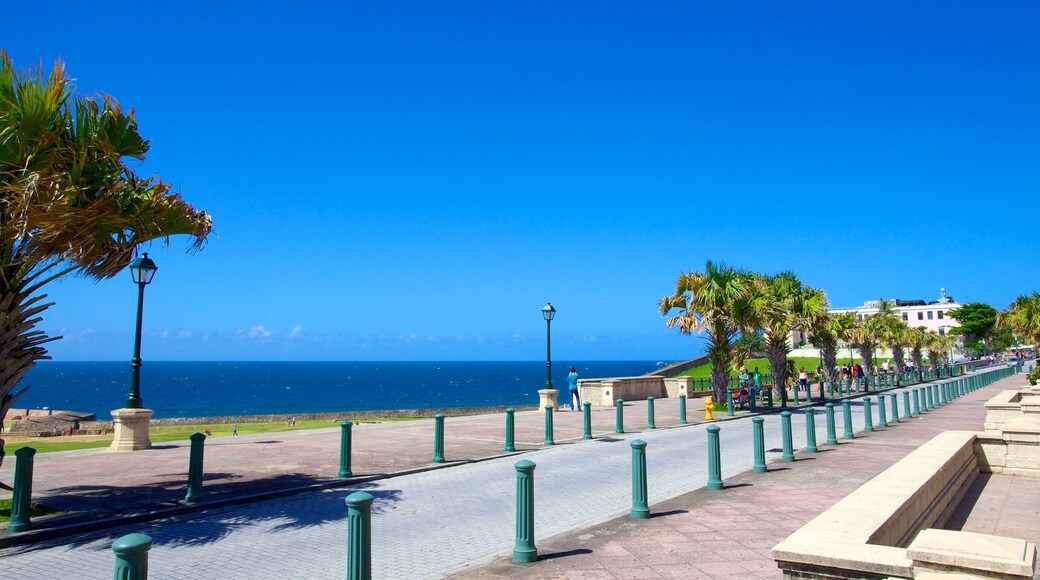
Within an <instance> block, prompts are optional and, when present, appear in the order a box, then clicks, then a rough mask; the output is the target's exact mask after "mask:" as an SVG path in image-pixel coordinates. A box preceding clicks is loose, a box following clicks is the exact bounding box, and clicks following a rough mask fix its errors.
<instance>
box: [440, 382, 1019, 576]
mask: <svg viewBox="0 0 1040 580" xmlns="http://www.w3.org/2000/svg"><path fill="white" fill-rule="evenodd" d="M1021 382H1022V380H1021V378H1020V377H1009V378H1007V379H1004V380H1002V381H998V382H997V383H995V384H993V385H990V386H989V387H987V388H984V389H981V390H979V391H976V392H974V393H971V394H968V395H966V396H964V397H961V398H960V399H958V400H956V401H955V402H954V403H953V404H948V405H944V406H942V407H938V408H936V409H935V410H933V411H931V412H929V413H927V414H926V415H925V416H924V417H922V418H919V419H913V420H909V421H903V422H901V423H898V424H892V425H891V426H889V427H888V428H881V429H879V430H877V431H875V432H874V433H868V434H864V435H863V436H860V435H859V434H857V438H856V439H855V440H853V441H850V442H841V443H839V445H837V446H835V447H827V446H823V447H821V452H820V453H816V454H805V453H800V454H799V455H798V461H795V462H794V463H787V464H780V463H772V464H770V468H771V471H769V472H767V473H762V474H756V473H751V472H747V473H743V474H741V475H739V476H737V477H732V478H729V479H727V480H726V486H727V487H726V489H724V490H722V491H717V492H712V491H707V490H705V489H700V490H696V491H694V492H691V493H688V494H685V495H682V496H679V497H676V498H673V499H671V500H668V501H666V502H663V503H660V504H657V505H654V506H651V509H652V510H653V511H654V512H655V513H656V514H666V515H659V516H655V517H652V518H651V519H649V520H642V521H633V520H630V519H628V518H618V519H615V520H611V521H608V522H604V523H601V524H599V525H596V526H593V527H591V528H586V529H583V530H575V531H572V532H568V533H565V534H561V535H558V536H556V537H553V538H549V539H546V540H540V541H538V542H537V545H538V549H539V553H540V554H567V553H569V552H571V551H573V550H577V549H581V550H583V554H582V555H581V562H583V565H588V564H587V563H588V562H589V560H590V559H591V560H594V561H598V562H599V563H600V564H602V566H603V569H604V570H606V571H609V572H610V573H611V574H612V575H609V576H606V577H608V578H632V577H644V576H633V575H632V573H633V572H632V571H636V570H638V571H640V573H642V572H644V571H649V570H652V571H653V572H655V573H657V574H658V575H659V576H645V577H651V578H655V577H663V578H715V579H719V578H753V577H757V578H781V577H782V574H781V572H780V570H779V569H778V568H777V566H776V562H774V561H773V560H772V558H771V557H770V550H771V549H772V547H773V546H774V545H776V544H777V543H778V542H780V541H781V540H783V539H784V538H786V537H787V536H788V535H790V533H791V532H793V531H794V530H796V529H798V528H799V527H801V526H802V525H804V524H805V523H806V522H808V521H809V520H810V519H812V518H814V517H816V516H817V515H819V514H820V513H821V512H823V511H824V510H826V509H827V508H828V507H830V506H831V505H833V504H834V503H836V502H837V501H838V500H840V499H842V498H844V497H845V496H846V495H847V494H848V493H849V492H851V491H853V490H854V489H856V488H857V487H859V486H860V485H862V484H863V483H864V482H866V481H867V480H869V479H871V478H872V477H874V476H875V475H877V474H878V473H880V472H881V471H883V470H884V469H886V468H887V467H889V466H890V465H892V464H893V463H895V462H896V461H898V460H900V459H902V458H903V457H905V456H906V455H907V454H908V453H910V452H911V451H913V450H914V449H916V448H917V447H918V446H919V445H920V444H921V443H923V442H925V441H927V440H929V439H931V438H932V437H933V436H934V435H936V434H938V433H940V432H942V431H945V430H950V429H966V428H967V429H971V428H977V429H981V427H982V423H983V420H984V418H985V408H984V407H983V403H984V402H985V401H986V400H988V399H989V398H991V397H992V396H993V395H994V394H996V393H997V392H999V391H1001V390H1006V389H1011V388H1018V387H1020V386H1021ZM991 481H992V480H991ZM1010 484H1011V482H1008V483H1000V485H1010ZM1003 489H1004V488H1001V487H996V488H995V489H994V492H995V494H994V497H987V498H986V501H988V502H995V503H1000V502H999V501H998V500H999V496H1000V495H1001V494H1002V490H1003ZM1023 489H1024V487H1023ZM1034 491H1035V488H1030V490H1028V491H1022V492H1021V493H1019V494H1018V496H1019V497H1018V498H1017V501H1018V503H1012V502H1005V503H1003V504H1002V505H997V506H994V507H992V508H990V506H989V505H988V504H984V503H983V502H982V501H980V505H981V506H982V507H984V509H983V513H984V514H985V515H986V517H985V518H979V519H978V520H977V521H971V519H970V518H969V522H970V523H965V529H969V528H970V527H971V526H973V525H974V526H977V527H979V528H980V531H986V533H1006V534H1007V535H1016V534H1015V533H1012V532H1019V531H1021V530H1019V529H1018V528H1016V527H1015V526H1016V525H1020V524H1022V522H1023V521H1024V520H1025V519H1031V520H1032V522H1030V525H1032V524H1034V523H1036V522H1037V521H1038V520H1040V518H1024V517H1023V516H1022V514H1026V513H1032V514H1036V513H1038V510H1040V495H1037V494H1035V493H1034ZM983 495H986V494H983ZM1003 495H1005V496H1006V495H1008V494H1007V493H1003ZM1011 506H1013V507H1011ZM1012 509H1013V510H1016V511H1017V513H1015V512H1012ZM1023 510H1031V511H1023ZM991 512H992V513H991ZM998 522H999V523H998ZM1023 527H1028V526H1023ZM998 529H999V530H1000V531H1001V532H996V531H991V530H998ZM1024 533H1026V534H1035V531H1032V530H1028V529H1027V530H1025V532H1024ZM678 537H685V538H688V539H686V540H681V541H676V539H677V538H678ZM1017 537H1023V536H1017ZM1026 539H1030V538H1028V537H1027V538H1026ZM1033 541H1036V539H1035V538H1034V539H1033ZM619 548H623V549H624V550H625V551H626V552H628V553H629V556H628V557H626V556H625V555H624V554H622V553H620V552H619ZM585 550H588V551H590V553H589V552H584V551H585ZM571 558H572V557H571V556H566V555H564V556H562V557H552V558H551V559H548V560H539V561H538V562H535V563H532V564H525V565H518V564H513V563H512V562H510V561H508V560H501V561H498V562H495V563H492V564H489V565H487V566H485V567H483V568H478V569H475V570H470V571H467V572H465V573H462V574H459V575H458V577H460V578H541V577H546V576H545V574H546V571H547V570H549V569H551V570H553V571H554V572H555V571H567V570H571V569H572V568H571V566H570V560H571ZM679 560H681V561H682V562H679ZM647 573H649V572H647ZM567 577H569V576H567Z"/></svg>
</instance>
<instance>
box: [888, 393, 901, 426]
mask: <svg viewBox="0 0 1040 580" xmlns="http://www.w3.org/2000/svg"><path fill="white" fill-rule="evenodd" d="M888 400H889V401H890V402H891V403H892V418H891V419H889V420H888V422H889V423H898V422H899V397H897V396H896V394H895V393H889V395H888Z"/></svg>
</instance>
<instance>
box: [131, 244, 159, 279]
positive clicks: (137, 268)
mask: <svg viewBox="0 0 1040 580" xmlns="http://www.w3.org/2000/svg"><path fill="white" fill-rule="evenodd" d="M158 269H159V267H158V266H156V265H155V262H153V261H152V259H151V258H149V257H148V253H147V252H146V253H145V254H144V255H143V256H141V257H140V258H138V259H136V260H134V261H133V262H130V275H131V276H133V278H134V283H135V284H150V283H151V282H152V277H153V276H155V271H156V270H158Z"/></svg>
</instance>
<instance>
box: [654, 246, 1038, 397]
mask: <svg viewBox="0 0 1040 580" xmlns="http://www.w3.org/2000/svg"><path fill="white" fill-rule="evenodd" d="M829 307H830V303H829V302H828V300H827V295H826V293H825V292H824V291H823V290H822V289H819V288H814V287H812V286H809V285H807V284H805V283H804V282H802V281H801V280H800V279H799V278H798V277H797V276H796V275H795V274H793V273H791V272H781V273H779V274H774V275H766V274H760V273H757V272H751V271H748V270H742V269H738V268H734V267H732V266H729V265H727V264H725V263H716V262H712V261H710V260H709V261H708V262H707V263H706V264H705V267H704V271H703V272H686V273H682V274H680V275H679V278H678V279H677V281H676V285H675V292H674V293H672V294H671V295H670V296H665V297H664V298H662V299H661V300H660V302H658V308H659V310H660V313H661V315H662V316H667V317H668V318H667V320H666V321H665V325H666V326H667V327H668V328H677V329H678V330H679V332H680V333H682V334H694V333H703V335H704V337H705V339H706V340H707V342H708V348H707V355H708V362H709V363H710V364H711V365H712V370H711V384H712V392H713V396H714V398H715V400H722V398H723V397H724V396H725V393H726V390H727V389H728V388H729V384H730V369H737V368H739V367H740V366H742V365H743V362H744V359H745V358H746V357H749V356H750V353H748V352H746V350H744V349H740V348H737V346H736V344H737V343H738V342H742V343H744V344H751V343H754V342H756V341H747V340H743V341H741V340H740V338H741V337H742V336H748V335H752V334H759V335H761V337H762V341H761V344H764V350H765V354H766V358H767V359H768V360H769V367H770V372H771V373H772V376H773V382H774V384H777V385H783V384H786V381H787V378H788V375H789V374H790V372H791V368H790V366H789V365H788V358H787V357H788V355H789V354H790V352H791V349H792V342H791V334H792V332H794V331H799V332H801V333H803V334H806V335H808V337H809V339H810V340H811V341H812V343H813V344H814V345H816V347H817V348H818V349H819V350H820V355H821V358H822V359H823V373H824V378H825V379H826V380H827V381H834V380H835V379H836V378H837V377H835V376H834V369H835V368H836V367H837V359H838V349H839V348H840V347H841V345H843V344H849V345H851V346H853V347H854V348H856V350H857V351H859V355H860V359H861V361H862V366H863V369H864V373H865V374H866V378H867V380H868V381H869V380H870V379H871V378H872V375H873V369H874V353H875V352H876V351H877V349H878V348H880V347H888V348H889V349H890V350H891V351H892V359H893V362H894V363H895V366H896V370H897V372H905V371H906V354H907V349H909V352H910V358H911V360H913V362H914V366H915V367H916V368H917V369H923V368H924V367H923V358H924V351H925V350H927V351H928V358H929V361H930V362H931V364H932V365H933V366H937V365H939V364H943V363H948V362H949V356H950V355H949V353H950V352H951V351H952V348H953V345H954V339H953V338H952V337H948V336H944V335H940V334H939V333H937V332H934V331H930V330H927V329H925V328H920V327H919V328H910V327H909V326H908V325H907V324H906V323H905V322H904V321H902V320H901V319H899V317H898V316H896V307H895V302H894V301H892V300H882V301H881V302H880V304H879V308H878V312H877V313H876V314H872V315H869V316H866V317H864V318H863V319H862V320H857V319H856V317H855V316H853V315H852V314H848V313H846V314H834V313H831V312H830V311H829ZM1029 316H1033V317H1034V318H1033V319H1032V320H1034V321H1036V320H1040V318H1037V313H1036V312H1035V311H1034V312H1032V314H1030V315H1029ZM780 396H781V406H786V405H787V392H786V389H780Z"/></svg>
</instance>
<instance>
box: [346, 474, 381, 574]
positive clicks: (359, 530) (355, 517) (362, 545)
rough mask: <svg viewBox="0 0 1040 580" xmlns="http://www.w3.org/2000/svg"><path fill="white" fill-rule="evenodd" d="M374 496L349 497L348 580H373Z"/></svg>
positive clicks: (368, 494) (356, 494) (361, 492)
mask: <svg viewBox="0 0 1040 580" xmlns="http://www.w3.org/2000/svg"><path fill="white" fill-rule="evenodd" d="M374 499H375V498H374V497H372V494H370V493H365V492H363V491H355V492H354V493H352V494H350V495H348V496H347V499H346V502H347V580H372V500H374Z"/></svg>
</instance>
